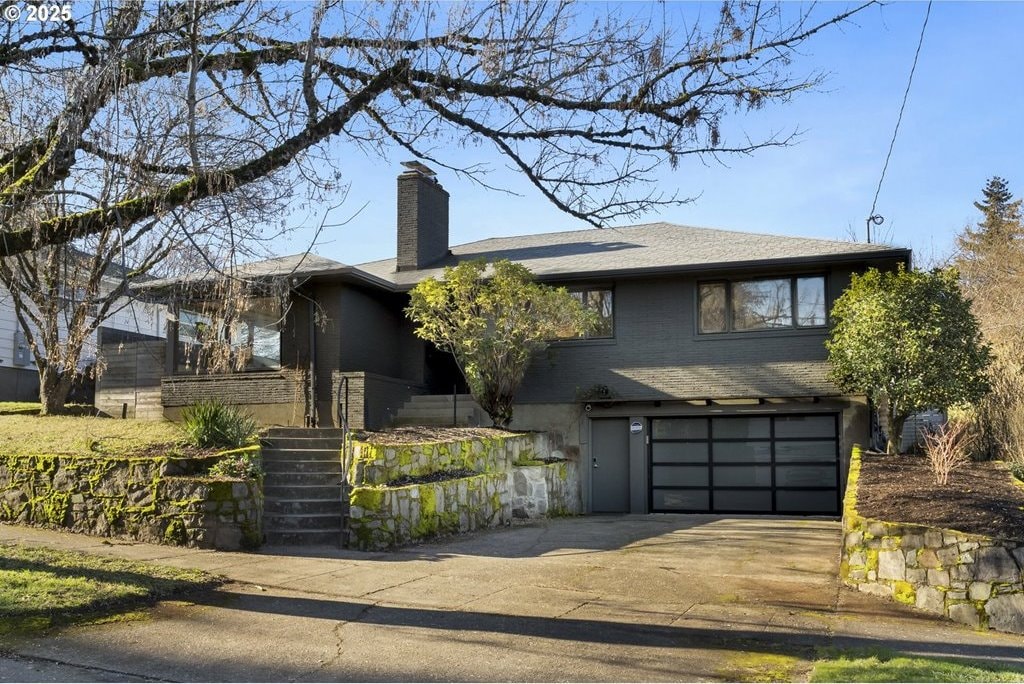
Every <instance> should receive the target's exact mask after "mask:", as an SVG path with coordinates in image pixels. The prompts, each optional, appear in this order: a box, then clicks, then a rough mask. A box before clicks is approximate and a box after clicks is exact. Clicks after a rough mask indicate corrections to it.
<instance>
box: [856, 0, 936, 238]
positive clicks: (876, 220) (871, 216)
mask: <svg viewBox="0 0 1024 684" xmlns="http://www.w3.org/2000/svg"><path fill="white" fill-rule="evenodd" d="M931 14H932V0H928V7H927V9H926V10H925V13H924V23H923V24H921V35H920V36H918V38H917V50H915V51H914V63H913V64H912V65H911V66H910V77H909V78H908V79H907V87H906V89H905V90H904V91H903V104H901V105H900V113H899V116H897V117H896V128H895V129H893V132H892V140H891V141H889V152H888V153H887V154H886V155H885V164H883V165H882V175H881V177H879V179H878V187H877V188H875V198H874V199H873V200H871V211H870V212H869V213H868V218H867V219H866V221H865V223H866V224H867V229H868V234H867V238H868V242H871V226H872V224H874V225H876V226H878V225H881V224H882V222H883V221H884V220H885V219H884V218H882V217H881V216H879V215H878V214H876V213H875V208H876V207H877V206H878V195H879V194H880V193H881V192H882V183H883V181H885V172H886V171H888V170H889V160H890V159H892V150H893V147H895V146H896V136H897V134H898V133H899V132H900V124H901V123H902V122H903V110H904V109H906V107H907V98H908V97H909V96H910V86H911V84H912V83H913V82H914V72H915V71H916V70H917V59H918V57H920V56H921V46H922V45H923V44H924V32H925V29H927V28H928V17H930V16H931Z"/></svg>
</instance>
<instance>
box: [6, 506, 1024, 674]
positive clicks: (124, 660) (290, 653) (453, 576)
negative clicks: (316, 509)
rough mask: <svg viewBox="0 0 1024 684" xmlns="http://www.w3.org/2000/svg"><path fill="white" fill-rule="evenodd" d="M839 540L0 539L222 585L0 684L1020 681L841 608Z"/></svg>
mask: <svg viewBox="0 0 1024 684" xmlns="http://www.w3.org/2000/svg"><path fill="white" fill-rule="evenodd" d="M839 539H840V529H839V525H838V523H836V522H833V521H825V520H808V519H795V520H786V519H777V518H721V517H715V516H668V515H657V516H625V517H587V518H576V519H560V520H554V521H550V522H545V523H540V524H536V525H530V526H523V527H513V528H510V529H501V530H494V531H489V532H485V533H479V534H476V535H472V536H470V537H465V538H459V539H453V540H448V541H445V542H443V543H437V544H433V545H426V546H418V547H412V548H409V549H406V550H402V551H399V552H395V553H386V554H385V553H377V554H367V553H358V552H344V551H339V550H336V549H317V550H316V551H315V552H307V553H304V554H302V555H299V554H296V552H295V550H292V549H266V550H264V551H263V552H261V553H259V554H243V553H223V552H213V551H196V550H190V549H180V548H175V547H167V546H154V545H148V544H135V543H128V542H122V541H116V540H106V539H98V538H95V537H84V536H80V535H72V534H67V533H60V532H50V531H44V530H37V529H31V528H22V527H10V526H2V525H0V543H10V542H13V541H19V542H23V543H28V544H39V545H45V546H51V547H57V548H63V549H77V550H81V551H87V552H89V553H96V554H105V555H113V556H118V557H124V558H130V559H135V560H146V561H152V562H156V563H161V564H164V565H173V566H178V567H189V568H201V569H204V570H209V571H211V572H214V573H218V574H221V575H224V576H226V577H228V578H229V580H230V581H229V583H228V584H226V585H225V586H224V587H223V589H222V590H220V591H217V592H214V593H213V594H212V595H210V596H208V597H201V598H198V599H195V598H194V599H192V601H195V602H187V603H185V602H168V603H163V604H161V605H160V606H158V607H157V608H156V609H155V611H154V612H153V615H152V617H151V619H148V620H144V621H140V622H129V623H116V624H110V625H101V626H92V627H84V628H74V629H68V630H65V631H63V632H60V633H58V634H56V635H54V636H50V637H46V638H40V639H32V640H26V641H23V642H21V643H19V644H17V645H16V646H15V647H14V649H13V651H14V652H13V653H9V654H7V655H6V656H4V657H2V658H0V681H15V680H35V681H46V680H74V681H139V680H175V681H197V680H201V681H242V680H245V681H268V680H272V681H323V680H332V681H333V680H362V681H373V680H403V681H417V680H486V681H494V680H499V681H500V680H536V681H551V680H618V681H637V680H643V681H653V680H740V679H744V678H749V677H752V676H757V675H758V674H759V673H760V674H761V676H762V677H763V676H765V675H764V673H765V672H769V673H772V674H769V675H768V677H769V678H774V679H779V678H782V679H800V678H804V677H806V674H807V672H808V671H809V669H810V667H811V661H813V660H814V658H815V657H816V653H817V649H819V648H821V647H836V648H841V649H871V648H885V649H891V650H895V651H902V652H907V653H914V654H921V655H933V656H966V657H971V658H975V659H981V660H1002V661H1006V662H1009V663H1014V664H1016V665H1018V666H1024V638H1022V637H1017V636H1010V635H1005V634H997V633H994V632H987V633H980V632H974V631H971V630H969V629H966V628H962V627H960V626H958V625H954V624H952V623H948V622H944V621H941V620H937V619H935V618H932V617H928V616H925V615H923V614H920V613H917V612H915V611H912V610H910V609H906V608H903V607H901V606H898V605H896V604H893V603H890V602H886V601H883V600H880V599H877V598H874V597H871V596H865V595H861V594H858V593H857V592H854V591H850V590H848V589H845V588H841V587H840V586H839V584H838V582H837V579H836V569H837V564H838V554H839Z"/></svg>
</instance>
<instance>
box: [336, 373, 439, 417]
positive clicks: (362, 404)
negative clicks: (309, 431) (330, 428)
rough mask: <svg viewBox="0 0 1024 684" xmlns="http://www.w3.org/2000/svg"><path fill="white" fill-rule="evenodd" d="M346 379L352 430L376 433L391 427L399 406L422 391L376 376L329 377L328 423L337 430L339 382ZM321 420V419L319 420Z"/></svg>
mask: <svg viewBox="0 0 1024 684" xmlns="http://www.w3.org/2000/svg"><path fill="white" fill-rule="evenodd" d="M343 377H344V378H348V421H349V427H350V428H351V429H353V430H380V429H383V428H386V427H388V426H389V425H390V424H391V420H392V418H394V416H395V414H396V413H397V412H398V409H399V408H401V406H402V404H404V403H405V402H406V400H408V399H409V397H411V396H413V395H414V394H422V393H423V392H425V391H426V388H425V387H424V386H423V385H420V384H417V383H413V382H409V381H407V380H402V379H401V378H390V377H387V376H384V375H378V374H376V373H364V372H345V371H334V372H333V373H332V374H331V393H332V404H331V411H330V419H331V421H332V422H333V424H334V425H338V426H340V425H341V423H340V422H339V416H338V410H339V408H338V407H339V403H340V402H341V401H342V399H343V397H342V396H340V394H339V393H340V392H341V391H342V388H341V379H342V378H343ZM323 419H324V416H321V420H323Z"/></svg>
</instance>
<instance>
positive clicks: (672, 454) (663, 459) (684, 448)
mask: <svg viewBox="0 0 1024 684" xmlns="http://www.w3.org/2000/svg"><path fill="white" fill-rule="evenodd" d="M651 461H652V462H654V463H707V462H708V445H707V442H654V443H653V444H651Z"/></svg>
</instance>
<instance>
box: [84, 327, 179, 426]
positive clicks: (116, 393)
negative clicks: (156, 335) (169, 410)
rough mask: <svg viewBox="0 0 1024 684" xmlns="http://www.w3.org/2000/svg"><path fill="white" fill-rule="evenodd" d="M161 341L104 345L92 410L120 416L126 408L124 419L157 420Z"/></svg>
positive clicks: (160, 410)
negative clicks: (102, 364)
mask: <svg viewBox="0 0 1024 684" xmlns="http://www.w3.org/2000/svg"><path fill="white" fill-rule="evenodd" d="M166 348H167V343H166V342H165V341H164V340H151V341H145V342H125V343H124V344H104V345H102V346H101V347H100V357H101V358H102V359H103V360H104V362H105V363H106V368H105V369H104V371H103V372H102V373H101V374H100V377H99V378H98V379H97V380H96V401H95V404H96V408H98V409H99V410H101V411H103V412H104V413H107V414H109V415H111V416H115V417H120V416H121V411H122V409H123V408H124V405H125V404H127V405H128V412H127V417H128V418H138V419H142V420H160V419H162V418H163V407H162V405H161V404H160V379H161V377H162V375H163V370H164V354H165V352H166Z"/></svg>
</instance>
